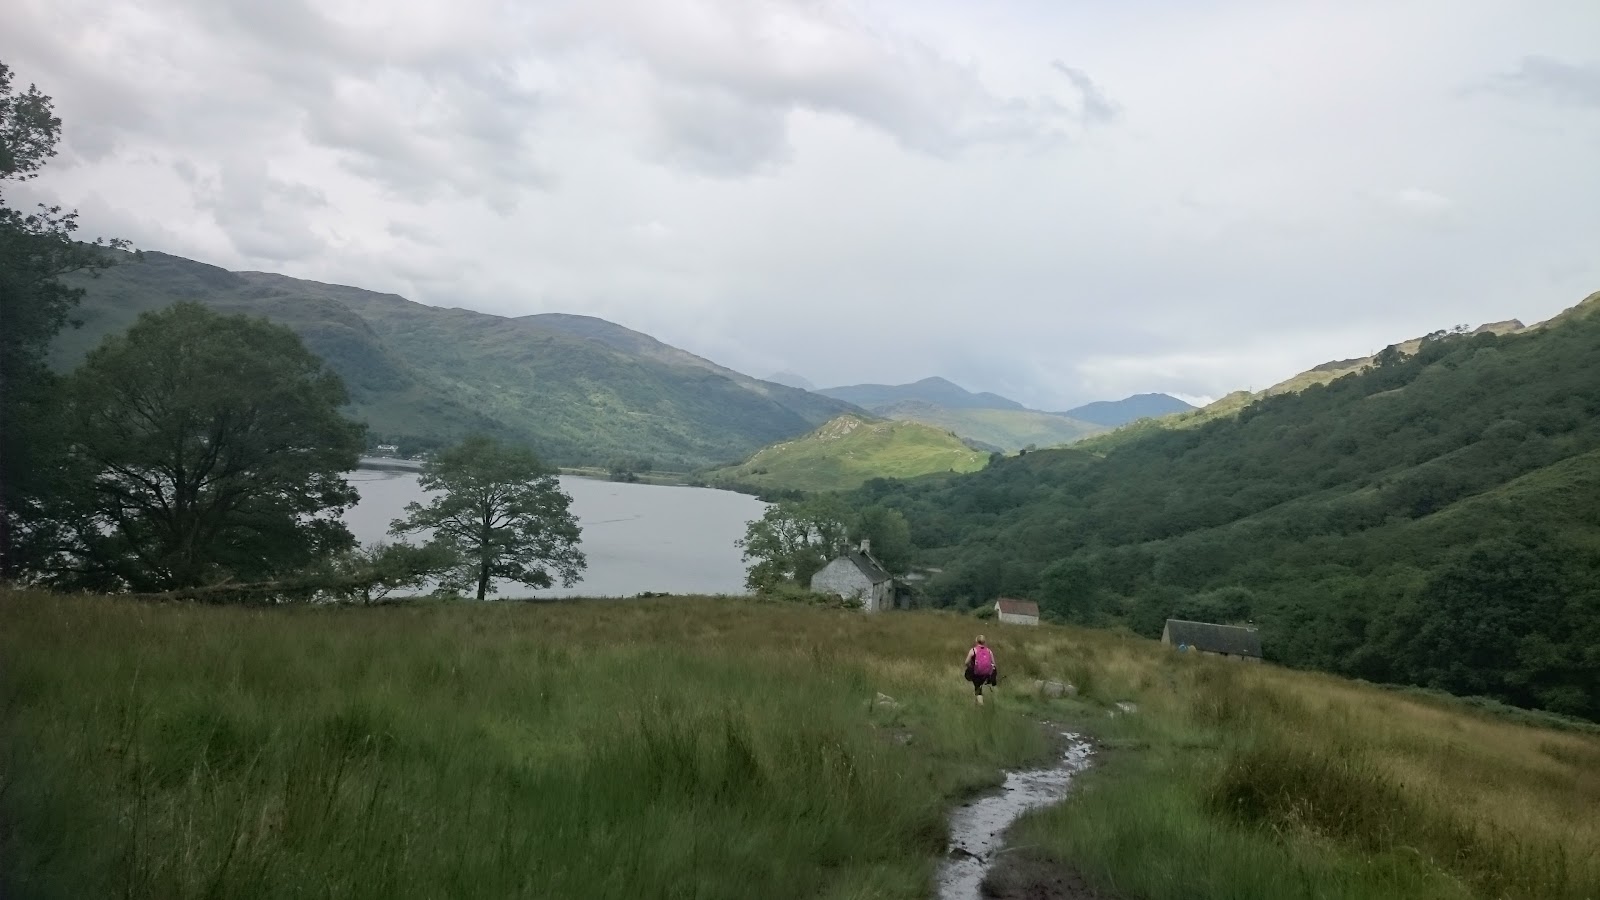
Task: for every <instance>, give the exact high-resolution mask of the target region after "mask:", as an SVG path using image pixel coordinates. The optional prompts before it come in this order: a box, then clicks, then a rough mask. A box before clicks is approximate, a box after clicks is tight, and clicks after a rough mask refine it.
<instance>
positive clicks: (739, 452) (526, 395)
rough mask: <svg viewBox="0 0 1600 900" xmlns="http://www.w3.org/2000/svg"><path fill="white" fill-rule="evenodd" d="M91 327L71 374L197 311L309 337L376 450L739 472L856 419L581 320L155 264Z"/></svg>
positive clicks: (108, 295)
mask: <svg viewBox="0 0 1600 900" xmlns="http://www.w3.org/2000/svg"><path fill="white" fill-rule="evenodd" d="M87 284H88V286H89V296H88V298H87V299H86V300H85V302H84V305H83V308H82V310H81V312H82V318H83V320H84V323H85V324H84V327H83V328H82V329H81V330H77V331H72V332H68V333H67V334H65V335H63V336H62V338H61V340H60V341H59V342H58V346H57V348H56V361H57V363H58V364H59V365H62V366H68V365H71V364H73V363H75V362H76V361H77V360H78V359H80V358H82V356H83V354H84V353H86V352H87V351H88V350H89V348H90V347H92V346H94V345H95V344H97V343H98V342H99V341H100V340H101V339H102V338H103V337H104V336H105V335H106V334H109V333H112V332H114V331H118V330H121V329H122V328H125V327H127V325H128V324H129V323H131V322H132V321H133V319H134V318H136V317H137V316H138V314H139V313H140V312H143V311H145V310H149V309H156V308H160V307H162V306H165V305H166V304H168V303H171V302H173V301H175V300H180V299H187V300H198V301H201V302H204V303H207V304H209V305H212V306H214V307H217V308H219V309H222V310H224V311H228V312H246V313H250V314H253V315H264V316H266V317H268V318H270V319H273V320H274V321H277V322H280V323H282V324H285V325H288V326H289V327H290V328H293V329H294V330H295V331H296V332H298V333H299V334H300V335H301V336H302V338H304V340H305V341H306V344H307V346H309V347H310V348H311V349H312V350H313V351H314V352H316V353H318V354H319V355H321V356H322V357H323V358H324V359H326V360H327V361H328V362H329V364H330V365H331V366H332V367H333V368H334V369H335V370H336V371H338V372H339V373H340V375H341V376H343V377H344V379H345V381H346V383H347V385H348V386H349V387H350V391H351V395H352V401H353V411H354V413H355V414H356V415H357V416H358V417H359V418H362V419H363V420H365V421H367V422H368V423H369V424H370V425H371V426H372V429H373V432H374V434H375V436H378V437H382V438H384V439H387V440H395V441H399V442H401V443H407V442H411V441H419V442H422V443H430V442H447V441H450V440H454V439H456V438H458V437H460V436H461V435H463V434H465V433H467V432H469V431H486V432H489V433H491V434H497V435H501V436H504V437H508V438H512V439H516V440H523V441H527V442H529V443H532V444H533V445H534V446H535V447H537V448H538V449H539V450H540V451H541V452H542V453H543V454H545V455H546V456H547V457H549V458H550V459H551V460H552V461H554V462H558V463H566V464H573V463H604V462H605V461H606V460H607V459H608V458H610V457H612V456H617V455H627V456H630V457H632V456H651V457H654V458H655V459H656V460H657V461H658V462H659V463H661V464H663V465H666V466H671V467H679V468H689V467H694V466H701V465H706V464H708V463H713V462H720V461H726V460H728V459H737V458H740V457H742V456H744V455H746V454H748V453H750V452H752V451H754V450H755V449H757V448H758V447H761V446H762V445H765V444H768V443H771V442H773V441H776V440H781V439H783V438H786V437H792V436H794V435H796V434H800V433H802V432H805V431H807V430H809V429H811V428H813V427H815V426H816V425H818V424H821V423H822V422H825V421H827V420H828V419H829V418H831V417H833V416H835V415H837V414H839V413H840V412H842V411H845V410H847V409H848V407H847V406H846V405H845V404H842V403H840V402H838V401H834V400H831V399H828V398H825V397H820V396H817V395H813V394H808V393H806V392H804V391H799V390H795V389H792V388H785V387H782V386H780V385H773V384H768V383H766V382H761V381H758V380H756V379H752V378H748V377H747V376H743V375H740V374H738V373H736V372H732V371H730V370H727V369H723V368H721V367H719V366H716V365H715V364H713V363H710V362H708V361H706V360H703V359H700V358H699V357H696V356H694V355H692V354H689V353H685V352H684V351H681V350H677V349H676V348H672V347H668V346H667V345H665V344H661V343H660V342H659V341H655V340H654V339H652V338H649V337H648V336H645V335H640V334H638V333H636V332H631V331H629V330H628V329H625V328H622V327H621V326H618V325H614V324H612V323H608V322H602V321H601V320H598V319H594V320H584V321H586V322H588V323H590V324H591V325H596V326H600V327H601V328H602V330H601V332H600V333H584V332H581V331H575V330H574V329H573V328H572V327H571V324H570V322H569V321H568V320H579V319H581V317H553V318H547V317H540V316H533V317H525V318H523V319H505V318H501V317H498V316H490V315H484V314H481V313H475V312H472V311H469V310H461V309H443V308H439V307H431V306H425V305H422V304H418V303H412V302H410V301H407V300H405V299H403V298H401V297H396V296H394V295H390V294H377V293H373V292H371V291H364V290H361V289H359V288H351V287H343V286H339V285H327V284H320V283H317V282H311V281H302V280H298V279H293V278H287V277H284V276H281V275H270V274H265V273H258V272H243V273H236V272H227V271H225V270H222V269H218V268H216V267H214V266H206V265H203V264H200V263H195V262H192V261H190V260H185V259H182V258H179V257H173V256H168V255H165V254H159V253H149V254H146V261H145V262H143V263H127V264H125V265H122V266H118V267H116V268H114V269H112V270H111V271H109V272H107V273H105V275H104V276H103V277H101V278H100V279H97V280H95V281H91V282H87Z"/></svg>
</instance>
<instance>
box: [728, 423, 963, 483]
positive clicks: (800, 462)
mask: <svg viewBox="0 0 1600 900" xmlns="http://www.w3.org/2000/svg"><path fill="white" fill-rule="evenodd" d="M988 460H989V455H988V454H987V453H982V452H980V451H977V450H973V449H971V448H969V447H967V446H966V445H965V444H963V443H961V441H960V439H959V438H957V437H956V436H955V435H952V434H950V433H949V432H947V431H943V430H941V429H938V428H933V427H931V426H928V425H923V424H921V423H918V422H893V421H889V422H875V421H869V420H867V419H863V418H861V417H859V416H840V417H839V418H837V419H834V420H833V421H831V422H829V423H827V424H826V425H823V426H822V427H821V428H818V429H817V430H816V431H813V432H811V433H810V434H808V435H806V436H804V437H801V438H796V439H795V440H792V441H784V442H783V443H780V444H774V445H773V446H771V447H766V448H764V449H762V450H760V451H759V452H757V453H756V454H755V455H754V456H752V457H750V459H749V460H748V461H746V462H744V463H742V464H740V465H737V466H730V467H728V468H724V469H717V470H715V471H713V472H711V473H709V474H708V475H707V480H708V481H710V482H712V483H715V484H736V485H741V486H746V487H752V488H758V489H780V490H800V491H836V490H848V489H850V488H856V487H860V486H861V485H862V484H864V483H866V481H867V480H868V479H870V478H915V477H917V476H920V475H932V474H936V473H941V472H975V471H977V470H978V469H981V468H983V467H984V466H985V465H986V464H987V463H988Z"/></svg>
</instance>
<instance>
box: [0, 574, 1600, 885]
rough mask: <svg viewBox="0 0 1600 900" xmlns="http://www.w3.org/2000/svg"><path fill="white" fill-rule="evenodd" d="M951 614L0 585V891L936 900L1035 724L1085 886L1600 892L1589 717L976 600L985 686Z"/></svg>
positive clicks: (968, 626)
mask: <svg viewBox="0 0 1600 900" xmlns="http://www.w3.org/2000/svg"><path fill="white" fill-rule="evenodd" d="M975 625H977V623H976V622H975V621H974V620H972V619H969V618H962V617H959V616H956V615H954V614H935V613H917V614H895V615H885V616H879V617H872V618H868V617H864V616H862V615H861V614H859V613H853V612H846V611H835V610H821V609H810V608H801V607H791V606H782V605H764V604H756V603H750V602H739V601H726V600H724V601H711V600H686V599H677V600H664V601H649V602H632V603H598V602H590V603H581V602H577V603H545V604H519V603H502V604H483V605H448V604H436V603H417V604H413V605H404V606H391V607H376V608H366V609H347V608H284V609H245V608H224V607H204V606H188V605H147V604H140V603H134V602H128V601H117V600H108V599H102V598H61V597H52V596H47V595H41V594H28V593H15V592H12V593H0V723H3V736H0V896H7V897H11V896H16V897H74V898H78V897H104V896H123V897H162V898H187V897H265V896H327V897H444V896H452V897H518V896H521V897H580V898H581V897H627V898H642V897H696V898H724V897H726V898H735V897H741V898H742V897H754V896H760V897H774V898H781V897H796V898H798V897H832V898H868V897H891V898H894V897H907V898H909V897H920V896H926V895H927V891H928V890H929V884H930V878H931V874H932V871H933V865H934V860H935V858H936V856H937V855H938V854H939V853H940V851H941V850H942V849H943V846H944V839H945V836H944V825H943V823H944V814H945V811H946V810H947V809H948V807H949V805H950V803H952V802H953V800H954V798H956V797H958V796H960V795H962V794H964V793H968V792H970V791H972V790H975V789H977V788H979V787H981V786H984V785H987V784H992V783H994V782H995V780H996V777H997V774H998V771H999V769H1000V768H1001V767H1003V766H1014V765H1021V764H1027V763H1033V762H1038V761H1040V760H1042V759H1044V758H1046V757H1047V756H1048V754H1049V753H1050V746H1049V743H1048V741H1047V739H1046V737H1045V733H1044V732H1043V730H1042V729H1040V728H1039V727H1038V726H1037V725H1036V722H1037V721H1038V720H1040V719H1042V718H1048V719H1050V720H1052V721H1055V722H1061V723H1068V724H1072V725H1074V726H1075V727H1077V728H1079V729H1082V730H1086V731H1088V732H1090V733H1091V734H1094V735H1096V736H1097V737H1098V738H1099V739H1100V741H1101V747H1102V749H1101V752H1100V757H1099V764H1098V766H1097V768H1096V769H1095V770H1094V771H1093V772H1092V773H1091V774H1090V776H1089V777H1088V778H1087V779H1086V780H1085V782H1084V783H1083V784H1082V785H1081V787H1080V789H1079V791H1078V792H1077V794H1076V795H1075V796H1074V798H1073V799H1071V800H1069V802H1067V803H1066V804H1064V805H1062V806H1060V807H1058V808H1056V809H1054V810H1050V811H1045V812H1043V813H1040V814H1037V815H1035V816H1033V817H1031V818H1029V819H1026V820H1024V822H1023V823H1022V824H1021V826H1020V832H1021V833H1020V834H1018V835H1017V841H1016V842H1017V843H1018V844H1020V845H1022V846H1023V847H1026V848H1028V849H1026V850H1024V851H1023V852H1024V853H1026V854H1028V855H1030V856H1032V857H1034V858H1036V859H1038V860H1044V861H1045V862H1047V863H1048V864H1051V865H1055V864H1060V863H1066V864H1070V865H1071V866H1073V867H1075V868H1076V869H1078V870H1079V871H1080V872H1082V873H1083V875H1084V876H1085V877H1087V878H1088V879H1089V880H1090V881H1091V882H1092V883H1094V884H1095V885H1097V886H1099V887H1100V888H1102V889H1104V890H1106V891H1107V892H1108V895H1111V892H1113V891H1115V892H1120V893H1121V895H1123V896H1126V897H1149V898H1167V897H1173V898H1175V897H1186V898H1208V897H1217V898H1222V897H1227V898H1254V897H1260V898H1268V897H1271V898H1285V897H1288V898H1296V897H1305V898H1369V897H1370V898H1378V897H1385V898H1388V897H1439V898H1474V897H1478V898H1500V897H1507V898H1581V897H1596V896H1600V859H1597V858H1596V855H1595V853H1596V848H1600V817H1597V815H1596V813H1595V810H1596V809H1600V737H1596V736H1595V735H1594V734H1591V733H1585V732H1583V731H1579V730H1570V729H1569V730H1564V731H1563V730H1555V729H1548V728H1536V727H1531V726H1529V725H1525V724H1518V723H1515V722H1512V721H1508V720H1505V719H1502V718H1495V717H1492V716H1490V715H1489V714H1487V713H1483V712H1479V711H1475V710H1470V709H1468V708H1467V707H1465V706H1464V705H1463V704H1459V703H1456V702H1454V701H1443V700H1436V699H1430V698H1424V697H1413V696H1408V695H1404V694H1398V693H1393V692H1387V691H1382V690H1379V689H1376V688H1370V687H1364V686H1358V685H1353V684H1350V683H1347V682H1341V681H1338V680H1335V679H1331V678H1326V677H1320V676H1314V675H1308V674H1303V673H1292V672H1286V671H1280V670H1276V669H1273V668H1271V667H1250V668H1245V667H1239V666H1236V665H1229V664H1226V663H1221V662H1216V661H1209V660H1199V659H1193V658H1186V657H1178V656H1175V655H1172V654H1169V653H1167V652H1165V651H1164V650H1163V649H1162V648H1160V647H1159V646H1157V645H1155V644H1153V643H1150V642H1147V641H1142V640H1139V639H1135V638H1127V637H1122V636H1118V635H1114V634H1110V633H1103V632H1090V631H1079V630H1071V629H1058V628H1051V627H1045V628H1038V629H1023V628H1017V627H1014V626H999V625H995V624H993V623H984V624H983V627H984V628H986V629H987V631H988V633H989V636H990V638H991V642H992V643H993V644H994V645H995V646H996V649H997V654H998V657H999V660H1000V664H1001V666H1002V671H1003V672H1004V673H1005V675H1006V681H1005V682H1003V683H1002V686H1001V688H1000V691H999V693H998V695H997V696H996V698H995V700H996V702H994V703H992V704H991V705H989V706H987V707H985V708H983V709H981V710H980V709H975V708H973V706H972V705H971V700H970V693H969V691H968V690H967V688H966V686H965V684H964V683H963V682H961V681H960V680H959V677H958V674H959V673H958V671H957V670H958V663H959V661H960V659H961V655H962V653H963V652H964V650H965V648H966V646H967V644H968V642H969V641H970V639H971V637H972V634H973V632H974V630H975ZM1034 677H1064V678H1068V679H1070V680H1072V681H1073V682H1074V683H1075V684H1077V685H1078V686H1079V688H1080V689H1081V693H1080V696H1079V697H1078V698H1076V699H1063V700H1052V701H1045V700H1041V699H1038V698H1036V697H1033V696H1030V695H1029V694H1028V692H1027V691H1026V690H1025V689H1024V686H1026V685H1028V684H1030V683H1031V679H1032V678H1034ZM880 692H881V693H884V694H888V695H891V696H893V697H894V698H895V701H896V702H895V703H894V704H892V705H891V704H881V703H877V702H875V700H874V698H875V697H876V695H877V694H878V693H880ZM1117 701H1132V702H1134V703H1136V704H1138V710H1137V712H1134V713H1132V714H1117V715H1110V714H1109V713H1110V712H1111V711H1113V710H1114V709H1115V706H1114V704H1115V703H1116V702H1117Z"/></svg>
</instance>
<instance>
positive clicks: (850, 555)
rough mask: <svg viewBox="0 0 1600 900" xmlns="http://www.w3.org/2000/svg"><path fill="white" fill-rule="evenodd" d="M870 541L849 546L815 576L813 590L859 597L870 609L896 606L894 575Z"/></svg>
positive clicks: (868, 610)
mask: <svg viewBox="0 0 1600 900" xmlns="http://www.w3.org/2000/svg"><path fill="white" fill-rule="evenodd" d="M871 549H872V548H871V545H869V544H868V543H867V542H866V541H862V542H861V546H860V548H858V549H855V550H846V551H845V552H844V553H843V554H841V555H839V556H838V557H837V558H835V559H833V560H830V561H829V562H828V564H827V565H825V566H823V567H822V568H821V569H820V570H818V571H817V574H815V575H813V576H811V590H813V591H815V592H817V593H819V594H834V595H836V596H839V597H843V598H844V599H846V600H856V601H859V602H860V603H861V608H862V609H863V610H865V611H866V612H879V611H881V610H885V609H893V608H894V578H893V577H891V576H890V575H889V572H888V570H887V569H885V568H884V567H883V565H882V564H881V563H879V562H878V561H877V560H876V559H873V558H872V553H871Z"/></svg>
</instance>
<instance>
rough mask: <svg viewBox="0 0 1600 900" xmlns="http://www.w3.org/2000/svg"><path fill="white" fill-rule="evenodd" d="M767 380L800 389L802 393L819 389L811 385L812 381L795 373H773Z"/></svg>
mask: <svg viewBox="0 0 1600 900" xmlns="http://www.w3.org/2000/svg"><path fill="white" fill-rule="evenodd" d="M767 380H768V381H770V382H772V383H773V384H786V385H788V386H789V387H792V388H799V389H800V390H802V391H813V392H814V391H816V389H817V386H816V385H815V384H812V383H811V379H809V378H807V377H805V376H804V375H800V374H798V373H795V372H787V371H786V372H773V373H772V374H771V375H768V376H767Z"/></svg>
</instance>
